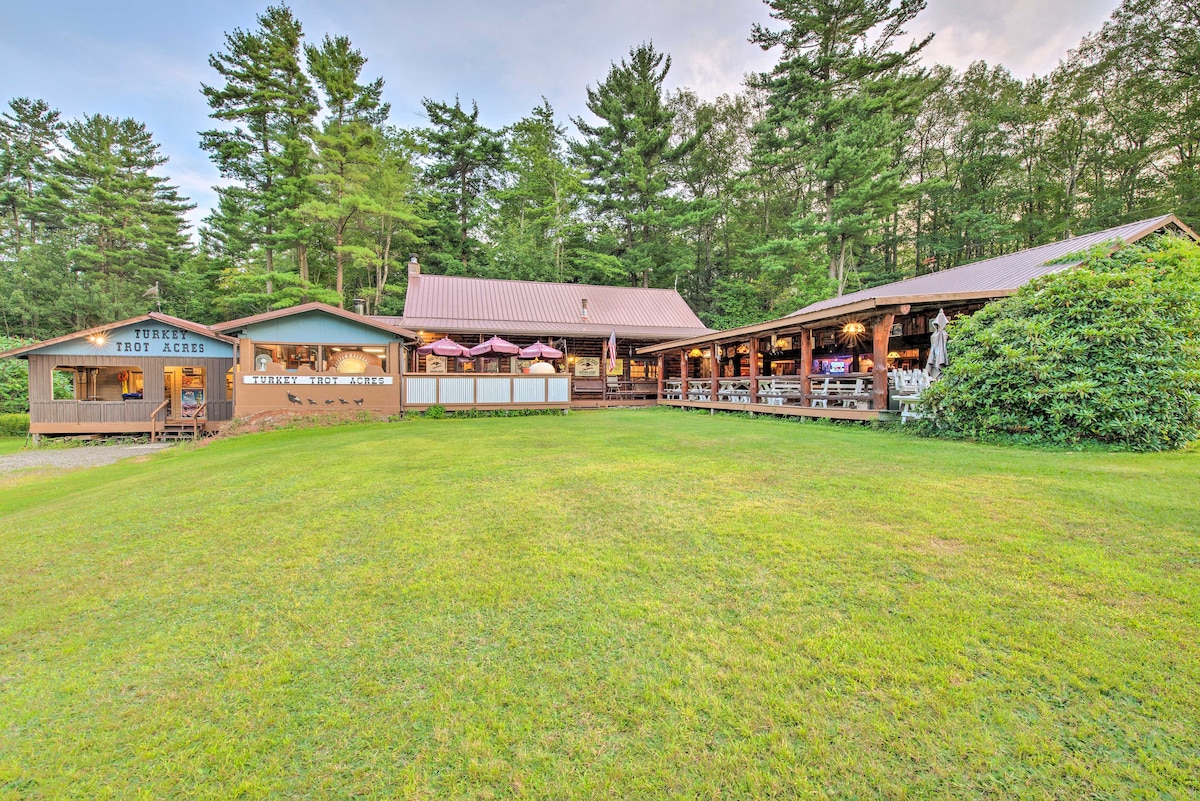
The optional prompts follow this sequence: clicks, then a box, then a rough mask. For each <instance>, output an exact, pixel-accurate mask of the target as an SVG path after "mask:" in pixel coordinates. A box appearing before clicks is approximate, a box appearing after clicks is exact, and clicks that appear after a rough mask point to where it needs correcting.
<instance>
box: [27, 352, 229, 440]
mask: <svg viewBox="0 0 1200 801" xmlns="http://www.w3.org/2000/svg"><path fill="white" fill-rule="evenodd" d="M56 367H106V368H110V369H120V368H135V369H138V370H141V371H142V375H143V381H144V392H143V398H142V400H127V401H123V400H120V392H116V393H115V398H113V399H112V400H108V399H107V398H109V396H110V395H112V394H113V393H112V391H111V390H112V389H113V388H112V387H108V386H105V387H104V394H103V397H104V398H106V399H105V400H98V401H76V400H57V401H56V400H54V390H53V379H52V373H53V371H54V368H56ZM169 367H203V368H204V375H205V378H204V396H205V398H206V399H209V400H208V406H207V408H206V410H205V412H206V413H205V418H206V419H208V420H213V421H220V420H229V419H230V418H231V417H232V416H233V403H232V402H231V401H227V400H226V399H225V374H226V373H227V372H228V371H229V369H230V368H232V367H233V359H220V358H218V359H207V358H198V357H188V356H137V355H128V354H126V355H122V356H74V355H57V354H43V353H37V354H30V356H29V414H30V423H31V424H38V423H48V424H49V423H53V424H56V425H65V424H73V425H78V426H79V427H80V432H81V433H84V432H86V431H91V430H92V429H89V428H88V426H89V425H93V424H129V425H134V426H138V425H141V424H142V423H145V429H144V430H146V431H149V430H150V423H149V420H150V413H151V412H152V411H154V409H155V408H157V407H158V405H159V404H160V403H162V402H163V400H164V395H163V382H162V375H163V372H164V370H166V369H167V368H169ZM156 377H157V378H156ZM96 430H97V431H99V429H96ZM122 430H139V431H140V430H143V429H141V428H134V429H122Z"/></svg>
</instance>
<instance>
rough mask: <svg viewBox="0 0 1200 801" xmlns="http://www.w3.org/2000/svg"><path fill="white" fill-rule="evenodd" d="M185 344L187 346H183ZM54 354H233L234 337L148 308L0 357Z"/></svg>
mask: <svg viewBox="0 0 1200 801" xmlns="http://www.w3.org/2000/svg"><path fill="white" fill-rule="evenodd" d="M185 345H186V346H187V347H186V348H185V347H184V346H185ZM30 354H47V355H54V356H60V355H61V356H125V355H130V356H139V355H140V356H176V355H184V354H186V355H189V356H205V357H209V358H233V340H232V339H230V338H229V337H226V336H222V335H221V334H218V333H217V332H215V331H213V330H212V329H211V328H209V327H208V326H206V325H201V324H200V323H193V322H191V321H190V320H183V319H181V318H179V317H172V316H170V315H169V314H162V313H160V312H150V313H149V314H143V315H141V316H140V317H131V318H129V319H128V320H121V321H119V322H116V323H110V324H108V325H98V326H95V327H94V328H86V329H84V330H82V331H76V332H74V333H71V334H66V335H64V336H61V337H55V338H53V339H47V340H45V341H43V342H36V343H34V344H32V345H26V346H24V347H21V348H15V349H13V350H10V351H7V352H5V353H0V357H23V356H28V355H30Z"/></svg>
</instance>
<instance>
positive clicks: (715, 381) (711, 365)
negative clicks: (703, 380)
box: [708, 342, 721, 401]
mask: <svg viewBox="0 0 1200 801" xmlns="http://www.w3.org/2000/svg"><path fill="white" fill-rule="evenodd" d="M718 347H719V346H718V345H717V343H716V342H714V343H712V345H711V346H710V347H709V349H708V371H709V372H710V373H711V374H712V375H711V380H712V390H711V391H712V397H710V398H709V400H712V401H715V400H716V399H717V393H718V392H720V390H721V383H720V381H719V379H720V377H721V362H720V360H719V359H718V358H717V348H718Z"/></svg>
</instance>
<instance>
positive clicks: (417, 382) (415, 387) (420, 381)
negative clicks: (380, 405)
mask: <svg viewBox="0 0 1200 801" xmlns="http://www.w3.org/2000/svg"><path fill="white" fill-rule="evenodd" d="M404 402H405V403H411V404H416V405H420V404H425V403H437V379H436V378H406V379H404Z"/></svg>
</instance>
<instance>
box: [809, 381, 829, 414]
mask: <svg viewBox="0 0 1200 801" xmlns="http://www.w3.org/2000/svg"><path fill="white" fill-rule="evenodd" d="M812 394H813V395H823V396H824V397H821V398H813V399H812V400H811V402H810V404H809V405H811V406H812V408H814V409H828V408H829V400H828V398H829V379H828V378H814V379H813V380H812Z"/></svg>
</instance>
